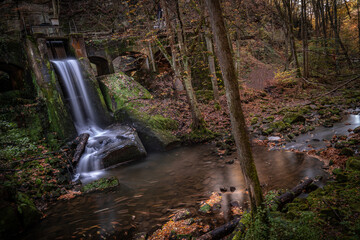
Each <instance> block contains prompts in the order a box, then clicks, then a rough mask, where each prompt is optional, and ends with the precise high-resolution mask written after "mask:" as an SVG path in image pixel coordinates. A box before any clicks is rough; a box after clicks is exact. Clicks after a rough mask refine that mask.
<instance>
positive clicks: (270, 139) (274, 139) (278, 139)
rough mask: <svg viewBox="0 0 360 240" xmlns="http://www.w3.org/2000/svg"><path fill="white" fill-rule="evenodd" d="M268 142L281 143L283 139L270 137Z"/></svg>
mask: <svg viewBox="0 0 360 240" xmlns="http://www.w3.org/2000/svg"><path fill="white" fill-rule="evenodd" d="M268 140H269V141H270V142H279V141H280V140H281V137H276V136H271V137H268Z"/></svg>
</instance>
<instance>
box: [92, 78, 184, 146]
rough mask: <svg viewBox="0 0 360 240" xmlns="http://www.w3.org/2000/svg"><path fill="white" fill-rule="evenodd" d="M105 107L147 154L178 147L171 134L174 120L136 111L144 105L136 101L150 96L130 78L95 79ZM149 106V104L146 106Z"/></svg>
mask: <svg viewBox="0 0 360 240" xmlns="http://www.w3.org/2000/svg"><path fill="white" fill-rule="evenodd" d="M99 82H100V87H101V91H102V92H103V95H104V98H105V101H106V104H107V106H108V108H109V110H111V111H112V112H113V113H114V116H115V119H116V121H118V122H121V123H126V124H129V125H131V126H133V127H134V128H135V129H136V131H137V133H138V134H139V137H140V139H141V141H142V143H143V144H144V146H145V149H146V150H147V151H166V150H169V149H171V148H174V147H176V146H178V145H179V143H180V141H179V139H178V138H177V137H175V136H174V135H173V134H172V131H173V130H176V129H177V128H178V126H177V125H178V124H177V122H176V121H175V120H173V119H170V118H165V117H163V116H160V115H151V114H149V113H146V112H143V111H140V110H139V106H140V105H142V104H144V103H139V102H137V103H135V102H133V100H136V99H151V98H152V96H151V94H150V93H149V92H148V91H147V90H146V89H145V88H144V87H143V86H141V85H140V84H139V83H138V82H136V81H135V80H134V79H133V78H131V77H129V76H127V75H125V74H123V73H116V74H110V75H106V76H102V77H101V78H99ZM148 103H149V104H151V102H150V101H149V102H148Z"/></svg>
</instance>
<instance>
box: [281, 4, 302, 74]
mask: <svg viewBox="0 0 360 240" xmlns="http://www.w3.org/2000/svg"><path fill="white" fill-rule="evenodd" d="M283 4H284V6H285V8H286V10H285V12H286V13H287V21H286V22H287V25H288V33H289V38H290V49H291V54H292V56H293V58H294V63H295V68H296V72H297V75H298V77H301V72H300V65H299V60H298V57H297V51H296V45H295V37H294V29H293V18H292V7H291V3H290V2H289V1H287V0H283ZM285 15H286V14H285Z"/></svg>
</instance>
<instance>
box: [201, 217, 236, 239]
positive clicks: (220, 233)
mask: <svg viewBox="0 0 360 240" xmlns="http://www.w3.org/2000/svg"><path fill="white" fill-rule="evenodd" d="M240 219H241V218H235V219H234V220H232V221H230V222H228V223H226V224H224V225H222V226H220V227H218V228H215V229H214V230H212V231H210V232H208V233H205V234H204V235H202V236H200V237H198V238H197V240H215V239H221V238H223V237H225V236H227V235H229V234H231V233H232V232H233V231H234V230H235V228H236V226H237V225H238V224H239V222H240ZM241 225H242V224H241ZM242 226H243V225H242Z"/></svg>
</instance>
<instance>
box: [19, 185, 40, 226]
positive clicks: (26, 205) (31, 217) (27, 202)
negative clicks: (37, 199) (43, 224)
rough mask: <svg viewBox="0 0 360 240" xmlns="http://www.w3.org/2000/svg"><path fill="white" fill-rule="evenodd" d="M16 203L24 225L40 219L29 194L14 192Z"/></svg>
mask: <svg viewBox="0 0 360 240" xmlns="http://www.w3.org/2000/svg"><path fill="white" fill-rule="evenodd" d="M16 203H17V206H18V212H19V213H20V215H21V217H22V221H23V224H24V226H25V227H27V226H30V225H32V224H34V223H35V222H37V221H38V220H39V219H40V216H41V214H40V212H39V211H38V210H37V208H36V207H35V204H34V202H33V201H32V200H31V198H30V197H29V196H27V195H26V194H24V193H21V192H18V193H17V194H16Z"/></svg>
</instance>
